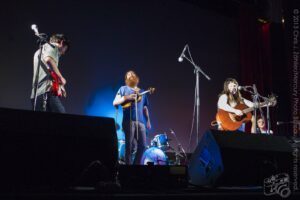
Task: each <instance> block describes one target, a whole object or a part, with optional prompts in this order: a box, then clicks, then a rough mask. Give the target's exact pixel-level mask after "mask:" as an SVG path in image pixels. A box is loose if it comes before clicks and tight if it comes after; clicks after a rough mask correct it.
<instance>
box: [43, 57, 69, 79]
mask: <svg viewBox="0 0 300 200" xmlns="http://www.w3.org/2000/svg"><path fill="white" fill-rule="evenodd" d="M44 61H45V63H46V64H47V65H49V66H50V67H51V69H52V70H53V71H54V72H55V73H56V74H57V76H58V77H59V79H60V81H61V83H62V84H63V85H65V84H66V83H67V81H66V79H65V78H64V77H63V76H62V74H61V73H60V71H59V69H58V67H57V64H56V62H55V61H54V59H53V58H51V57H50V56H47V57H45V58H44Z"/></svg>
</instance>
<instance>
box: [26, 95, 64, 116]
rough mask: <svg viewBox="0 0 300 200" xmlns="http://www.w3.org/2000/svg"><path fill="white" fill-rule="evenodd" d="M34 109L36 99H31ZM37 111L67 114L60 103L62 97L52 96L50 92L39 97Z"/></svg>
mask: <svg viewBox="0 0 300 200" xmlns="http://www.w3.org/2000/svg"><path fill="white" fill-rule="evenodd" d="M31 103H32V109H33V106H34V99H31ZM35 110H36V111H46V112H57V113H65V112H66V110H65V107H64V106H63V105H62V103H61V101H60V97H58V96H54V95H52V94H51V93H50V92H46V93H44V94H41V95H39V96H37V99H36V108H35Z"/></svg>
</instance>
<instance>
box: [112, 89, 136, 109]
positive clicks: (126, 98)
mask: <svg viewBox="0 0 300 200" xmlns="http://www.w3.org/2000/svg"><path fill="white" fill-rule="evenodd" d="M135 98H136V94H130V95H125V96H121V94H120V92H118V93H117V95H116V97H115V99H114V101H113V106H118V105H121V104H123V103H124V102H125V101H131V100H134V99H135Z"/></svg>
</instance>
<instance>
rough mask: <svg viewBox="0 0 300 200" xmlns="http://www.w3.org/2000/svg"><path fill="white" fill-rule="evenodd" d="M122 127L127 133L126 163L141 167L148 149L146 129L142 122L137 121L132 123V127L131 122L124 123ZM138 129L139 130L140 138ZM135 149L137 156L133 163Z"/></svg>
mask: <svg viewBox="0 0 300 200" xmlns="http://www.w3.org/2000/svg"><path fill="white" fill-rule="evenodd" d="M122 126H123V131H124V133H125V163H126V164H127V165H131V164H135V165H139V164H141V163H140V162H141V158H142V156H143V153H144V151H145V149H146V127H145V125H144V124H143V123H142V122H137V121H132V123H131V126H130V121H128V122H123V123H122ZM136 128H138V136H137V133H136V132H137V131H136ZM134 145H136V146H134ZM133 149H136V154H135V158H134V161H133V163H132V150H133Z"/></svg>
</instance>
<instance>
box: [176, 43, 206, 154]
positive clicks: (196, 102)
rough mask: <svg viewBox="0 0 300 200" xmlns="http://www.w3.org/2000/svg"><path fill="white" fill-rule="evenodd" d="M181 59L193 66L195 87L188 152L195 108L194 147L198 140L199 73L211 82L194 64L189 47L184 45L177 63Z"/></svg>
mask: <svg viewBox="0 0 300 200" xmlns="http://www.w3.org/2000/svg"><path fill="white" fill-rule="evenodd" d="M186 49H187V51H188V54H189V55H188V57H187V56H186V55H185V54H184V53H185V50H186ZM183 58H185V59H186V60H187V61H189V62H190V63H191V64H192V65H193V66H194V74H195V75H196V85H195V100H194V112H193V120H192V128H191V133H190V140H189V150H190V148H191V138H192V133H193V129H194V121H195V120H194V118H195V108H196V134H197V136H196V145H197V143H198V140H199V120H200V91H199V90H200V87H199V73H201V74H202V75H203V76H204V77H205V78H206V79H207V80H211V79H210V77H209V76H208V75H207V74H206V73H204V72H203V71H202V69H201V68H200V67H199V66H198V65H196V64H195V62H194V60H193V58H192V55H191V52H190V49H189V46H188V44H186V45H185V47H184V49H183V52H182V53H181V55H180V57H179V58H178V61H179V62H182V61H183Z"/></svg>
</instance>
